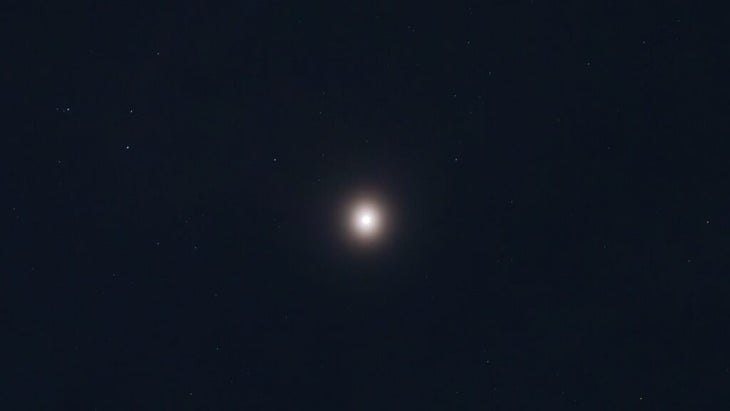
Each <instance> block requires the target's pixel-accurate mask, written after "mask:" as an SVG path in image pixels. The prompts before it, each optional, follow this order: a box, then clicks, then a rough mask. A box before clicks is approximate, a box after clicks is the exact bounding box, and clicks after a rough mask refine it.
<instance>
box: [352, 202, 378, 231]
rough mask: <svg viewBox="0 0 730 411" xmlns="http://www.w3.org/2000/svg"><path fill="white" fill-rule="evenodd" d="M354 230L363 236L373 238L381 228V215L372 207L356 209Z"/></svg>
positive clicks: (353, 217)
mask: <svg viewBox="0 0 730 411" xmlns="http://www.w3.org/2000/svg"><path fill="white" fill-rule="evenodd" d="M352 222H353V228H354V229H355V232H356V233H357V234H359V235H361V236H367V237H369V236H372V235H374V234H376V233H377V231H378V228H380V215H379V213H378V210H377V209H376V208H375V207H374V206H372V205H361V206H359V207H356V208H355V211H354V213H353V216H352Z"/></svg>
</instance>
